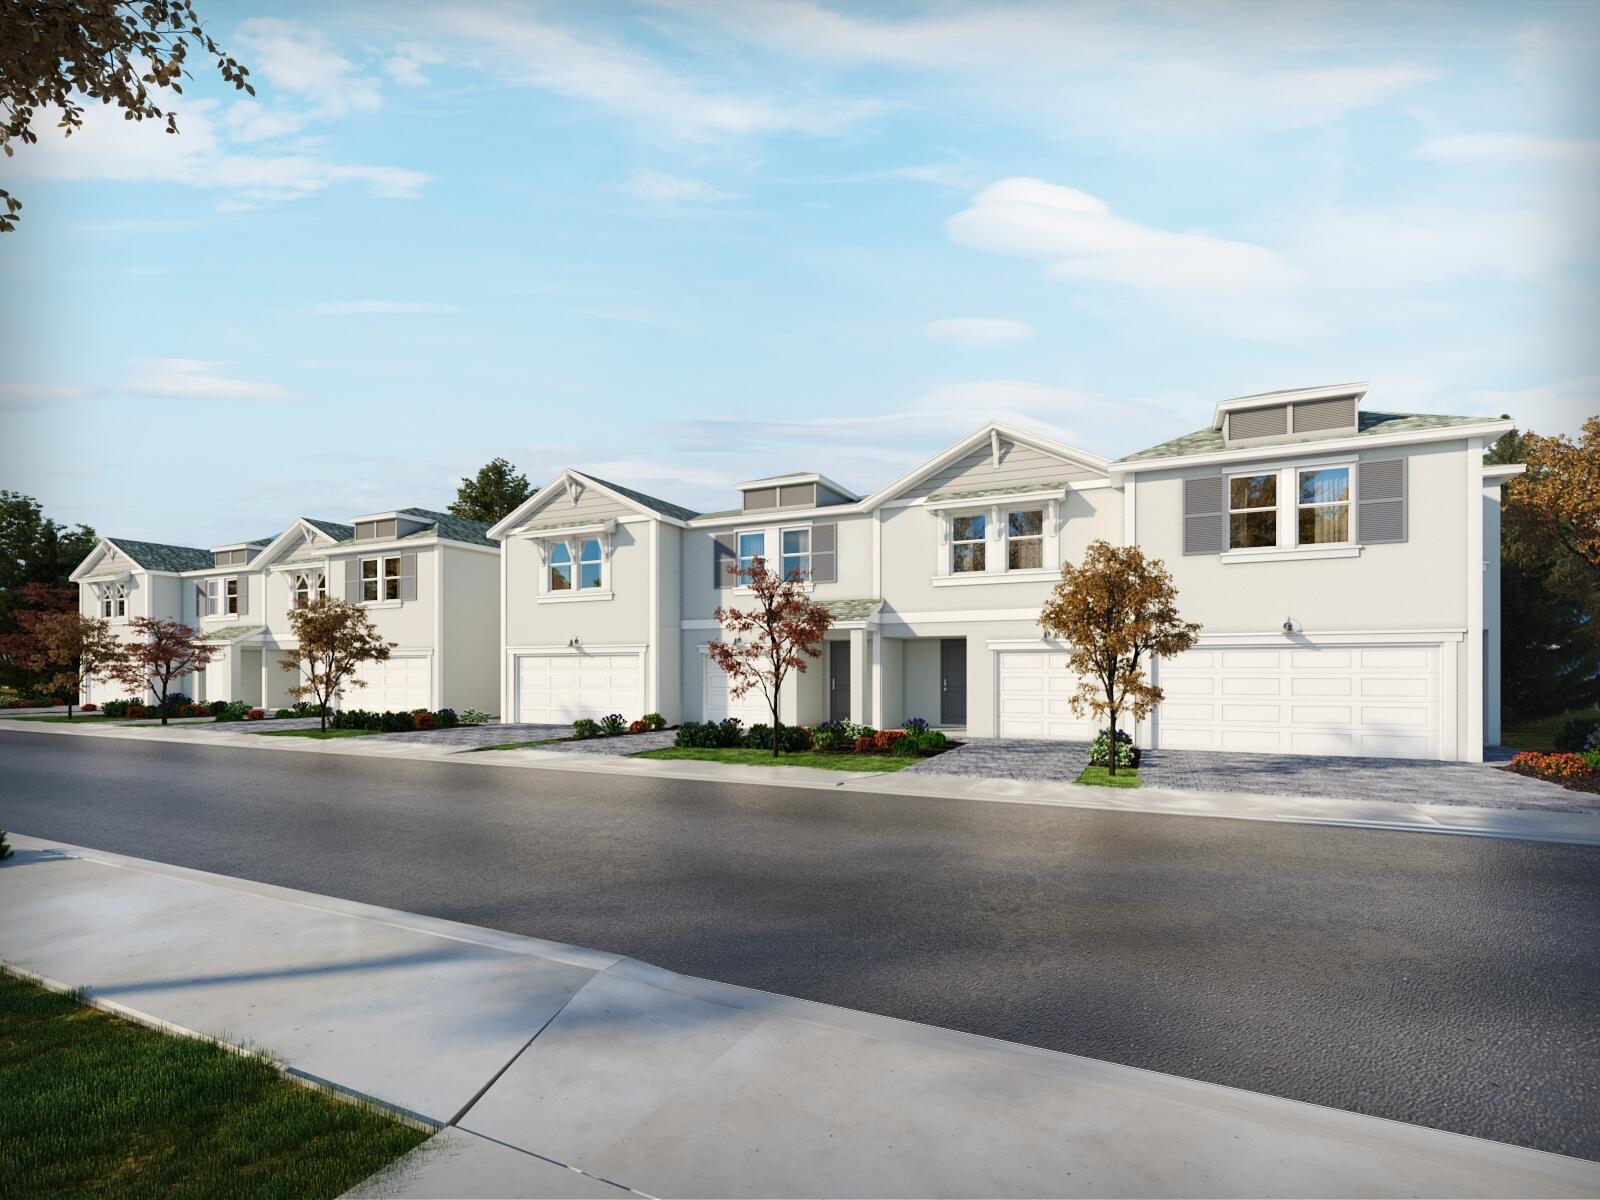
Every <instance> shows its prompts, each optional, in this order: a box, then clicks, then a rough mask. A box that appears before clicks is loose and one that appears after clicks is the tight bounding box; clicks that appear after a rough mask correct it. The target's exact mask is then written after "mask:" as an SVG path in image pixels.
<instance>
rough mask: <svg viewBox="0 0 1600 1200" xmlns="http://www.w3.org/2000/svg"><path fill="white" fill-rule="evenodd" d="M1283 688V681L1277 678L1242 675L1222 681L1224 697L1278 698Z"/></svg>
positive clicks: (1225, 677)
mask: <svg viewBox="0 0 1600 1200" xmlns="http://www.w3.org/2000/svg"><path fill="white" fill-rule="evenodd" d="M1282 687H1283V681H1282V680H1281V679H1279V678H1277V677H1276V676H1261V675H1241V676H1238V677H1236V678H1229V677H1227V676H1224V677H1223V679H1222V694H1223V695H1224V696H1276V695H1277V694H1278V692H1279V691H1280V690H1281V689H1282Z"/></svg>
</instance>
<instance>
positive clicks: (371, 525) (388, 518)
mask: <svg viewBox="0 0 1600 1200" xmlns="http://www.w3.org/2000/svg"><path fill="white" fill-rule="evenodd" d="M351 524H352V525H353V526H355V531H356V532H355V540H356V541H358V542H392V541H394V539H395V538H401V537H405V536H406V534H408V533H415V532H417V530H419V529H427V528H428V527H429V526H430V525H432V524H433V522H431V521H425V520H423V519H422V518H421V517H418V516H414V515H412V514H411V513H406V512H383V513H371V514H369V515H367V516H365V517H357V518H356V519H355V520H354V521H352V522H351Z"/></svg>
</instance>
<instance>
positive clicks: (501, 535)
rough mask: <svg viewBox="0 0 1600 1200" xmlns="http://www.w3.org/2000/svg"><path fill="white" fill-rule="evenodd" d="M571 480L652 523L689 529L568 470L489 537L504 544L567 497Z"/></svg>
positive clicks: (571, 469)
mask: <svg viewBox="0 0 1600 1200" xmlns="http://www.w3.org/2000/svg"><path fill="white" fill-rule="evenodd" d="M569 479H576V480H577V481H578V482H579V483H581V484H582V485H583V486H584V487H586V488H594V489H595V491H597V492H599V493H600V494H601V495H602V496H609V497H611V499H613V500H615V501H616V502H617V503H618V504H621V505H623V506H624V507H625V508H627V509H629V510H630V511H632V512H636V513H638V514H639V515H640V516H641V517H644V518H646V519H648V520H651V521H663V522H665V523H666V524H668V525H676V526H677V527H678V528H680V529H687V528H688V525H689V523H688V522H687V521H682V520H679V519H678V518H677V517H669V516H668V515H667V514H666V513H662V512H657V511H656V510H655V509H653V508H650V507H648V506H647V505H643V504H640V503H639V502H638V501H637V500H630V499H629V498H628V497H627V496H624V495H622V494H621V493H620V492H614V491H612V490H611V489H610V488H608V487H607V486H606V485H605V484H603V483H601V482H600V481H599V480H598V479H592V478H590V477H589V476H588V475H585V474H584V473H583V472H582V471H579V470H577V469H575V468H573V467H568V468H566V469H565V470H564V471H562V472H561V473H560V474H559V475H557V476H556V477H555V478H554V479H552V480H551V481H550V482H549V483H547V484H546V485H545V486H544V487H542V488H540V489H539V490H538V491H537V492H535V493H534V494H533V495H531V496H529V497H528V498H527V499H526V500H524V501H523V502H522V503H521V504H520V505H518V506H517V508H516V509H515V510H514V511H513V512H511V513H509V514H507V515H506V516H505V517H503V518H501V519H500V520H499V521H498V522H496V523H495V525H494V526H493V527H491V528H490V530H489V532H488V534H487V535H486V536H488V537H492V538H494V539H495V540H496V541H503V540H504V539H505V537H506V535H507V534H509V533H514V532H515V531H516V530H517V528H518V527H519V526H521V525H524V524H526V523H527V520H528V518H529V517H531V516H532V515H533V514H534V513H536V512H538V511H539V509H540V508H541V507H543V506H544V505H545V504H547V503H548V502H550V501H551V500H552V499H554V498H555V497H556V496H558V495H562V494H564V493H565V491H566V487H565V484H566V482H567V481H568V480H569Z"/></svg>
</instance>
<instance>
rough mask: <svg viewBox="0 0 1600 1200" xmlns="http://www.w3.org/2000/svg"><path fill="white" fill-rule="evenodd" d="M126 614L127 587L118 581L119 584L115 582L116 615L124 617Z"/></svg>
mask: <svg viewBox="0 0 1600 1200" xmlns="http://www.w3.org/2000/svg"><path fill="white" fill-rule="evenodd" d="M127 615H128V589H127V588H125V587H123V586H122V585H121V584H120V583H119V584H117V616H119V617H125V616H127Z"/></svg>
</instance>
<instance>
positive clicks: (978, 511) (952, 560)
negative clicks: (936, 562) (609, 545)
mask: <svg viewBox="0 0 1600 1200" xmlns="http://www.w3.org/2000/svg"><path fill="white" fill-rule="evenodd" d="M963 517H982V518H983V536H982V537H981V538H958V537H956V522H957V521H958V520H960V519H961V518H963ZM944 523H945V529H946V531H947V533H948V538H947V541H946V544H947V545H948V546H949V551H948V553H947V554H946V556H945V569H944V573H945V575H946V576H947V577H948V578H950V579H971V578H977V579H982V578H984V577H985V576H987V575H989V574H990V573H992V572H994V570H995V566H994V558H995V556H994V554H993V553H992V550H993V547H992V546H991V544H990V543H992V542H993V541H994V540H995V528H994V527H995V519H994V506H993V505H987V506H985V507H982V508H976V507H974V508H967V509H952V510H951V511H949V512H947V513H945V514H944ZM957 546H982V547H983V570H981V571H958V570H956V547H957Z"/></svg>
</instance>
